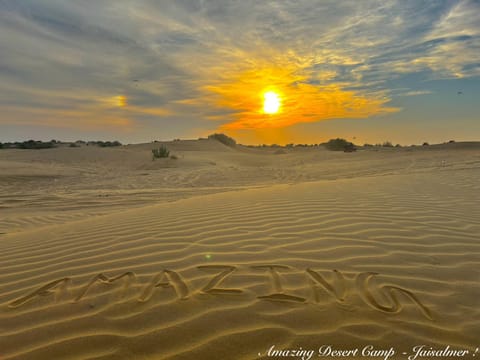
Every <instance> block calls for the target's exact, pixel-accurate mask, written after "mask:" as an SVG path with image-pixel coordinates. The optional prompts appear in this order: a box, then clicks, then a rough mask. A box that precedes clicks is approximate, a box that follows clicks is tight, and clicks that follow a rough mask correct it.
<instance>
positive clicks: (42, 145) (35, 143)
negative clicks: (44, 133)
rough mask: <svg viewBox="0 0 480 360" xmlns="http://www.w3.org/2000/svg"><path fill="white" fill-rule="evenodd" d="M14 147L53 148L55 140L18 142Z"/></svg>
mask: <svg viewBox="0 0 480 360" xmlns="http://www.w3.org/2000/svg"><path fill="white" fill-rule="evenodd" d="M14 147H16V148H17V149H51V148H54V147H55V143H53V142H43V141H36V140H28V141H24V142H21V143H20V142H16V143H15V144H14Z"/></svg>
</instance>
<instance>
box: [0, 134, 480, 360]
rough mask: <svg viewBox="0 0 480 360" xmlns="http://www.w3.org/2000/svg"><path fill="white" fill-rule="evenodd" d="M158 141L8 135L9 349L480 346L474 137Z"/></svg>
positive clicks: (159, 354) (0, 290)
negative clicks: (11, 142)
mask: <svg viewBox="0 0 480 360" xmlns="http://www.w3.org/2000/svg"><path fill="white" fill-rule="evenodd" d="M158 145H159V144H158V143H157V144H154V143H152V144H141V145H128V146H122V147H118V148H98V147H96V146H82V147H79V148H68V147H60V148H55V149H45V150H0V359H2V360H4V359H35V360H37V359H282V358H283V359H287V358H289V359H293V358H296V359H301V358H302V357H301V356H298V357H293V356H290V357H284V356H283V357H282V356H276V357H275V356H273V355H272V354H273V351H274V350H272V349H293V350H295V349H296V350H297V352H298V354H300V350H299V349H303V350H304V351H305V350H307V349H313V350H315V351H317V350H318V349H319V348H320V347H322V346H324V349H325V346H330V347H331V349H343V350H346V351H347V350H348V349H350V350H351V351H353V352H351V353H350V354H349V356H346V355H347V353H344V354H343V355H345V356H343V357H336V358H349V359H354V358H359V359H360V358H362V359H369V358H372V359H373V358H376V359H381V358H385V357H388V356H387V355H385V354H387V353H377V354H376V355H377V356H374V355H375V353H370V355H371V356H369V355H368V354H367V355H365V354H364V355H362V354H361V353H355V352H354V349H356V348H357V349H359V350H358V351H360V352H361V351H362V349H364V348H365V347H366V346H369V345H371V346H373V347H374V348H375V349H380V350H382V349H383V350H387V349H390V348H392V349H393V350H394V351H395V356H394V357H390V358H393V359H400V358H404V359H406V358H407V355H402V353H403V352H405V353H407V354H411V353H412V348H413V347H415V346H419V345H420V346H421V345H425V349H429V348H430V347H431V348H432V349H444V348H445V347H446V346H449V348H451V349H463V350H465V351H466V350H468V351H469V354H468V356H467V357H462V358H472V356H473V354H474V352H475V349H476V348H477V347H478V346H479V334H480V306H479V298H480V266H479V265H480V239H479V234H480V206H479V204H480V182H479V181H478V179H479V178H480V146H479V145H478V144H475V143H465V144H462V143H456V144H446V145H439V146H429V147H416V148H410V147H409V148H399V149H397V148H392V149H390V148H369V149H362V150H359V151H357V152H356V153H343V152H332V151H328V150H325V149H323V148H316V147H311V148H293V149H282V151H278V149H272V148H249V147H243V146H237V147H235V148H230V147H227V146H224V145H223V144H221V143H219V142H216V141H214V140H196V141H175V142H169V143H166V145H167V146H168V148H169V149H170V150H171V152H172V154H175V155H176V156H177V158H178V159H158V160H155V161H152V158H151V152H150V151H151V149H152V148H154V147H158ZM382 356H383V357H382ZM478 356H480V354H479V355H478ZM312 358H323V359H325V358H334V357H333V356H324V357H318V354H315V355H314V356H313V357H312ZM426 358H428V357H423V359H426ZM440 358H441V357H440ZM473 358H474V357H473ZM417 359H420V357H417Z"/></svg>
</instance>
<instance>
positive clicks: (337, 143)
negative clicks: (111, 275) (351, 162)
mask: <svg viewBox="0 0 480 360" xmlns="http://www.w3.org/2000/svg"><path fill="white" fill-rule="evenodd" d="M351 146H353V144H352V143H351V142H349V141H347V140H345V139H340V138H336V139H330V140H328V142H327V143H326V144H325V147H326V148H327V149H328V150H332V151H345V149H346V148H349V147H351Z"/></svg>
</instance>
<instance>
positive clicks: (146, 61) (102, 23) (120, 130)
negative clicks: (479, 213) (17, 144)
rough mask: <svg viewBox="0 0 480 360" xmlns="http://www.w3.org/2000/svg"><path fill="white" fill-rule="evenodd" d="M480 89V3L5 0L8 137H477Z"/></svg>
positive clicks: (0, 32)
mask: <svg viewBox="0 0 480 360" xmlns="http://www.w3.org/2000/svg"><path fill="white" fill-rule="evenodd" d="M269 89H273V90H274V91H276V92H277V93H278V94H279V97H280V98H281V100H282V107H281V111H280V112H279V113H278V114H273V115H271V114H264V113H262V112H261V108H262V95H263V93H264V92H265V91H267V90H269ZM459 92H461V93H460V94H459ZM479 94H480V1H477V0H475V1H474V0H470V1H442V0H436V1H402V0H398V1H392V0H386V1H368V0H362V1H358V0H357V1H348V0H345V1H313V0H298V1H294V0H287V1H251V0H242V1H240V0H237V1H233V0H229V1H228V0H198V1H187V0H176V1H166V0H165V1H153V0H144V1H124V0H117V1H105V0H97V1H93V0H92V1H88V0H85V1H76V0H70V1H66V0H64V1H60V0H35V1H34V0H22V1H13V0H12V1H11V0H3V1H0V110H1V114H2V115H1V117H0V141H12V140H21V139H30V138H34V139H44V140H49V139H52V138H55V139H63V140H76V139H119V140H121V141H122V142H126V143H128V142H130V143H134V142H147V141H151V140H153V139H172V138H197V137H199V136H205V135H207V134H209V133H212V132H215V131H217V132H218V131H221V132H225V133H227V134H229V135H231V136H234V137H235V138H237V140H239V141H240V142H242V143H264V142H266V143H289V142H295V143H303V142H320V141H324V140H327V139H329V138H331V137H337V136H340V137H345V138H353V137H355V139H356V140H357V141H358V142H382V141H385V140H390V141H392V142H395V143H397V142H398V143H402V144H409V143H418V142H423V141H428V142H441V141H447V140H449V139H456V140H480V122H479V120H480V119H479V115H478V114H479V113H480V111H479V110H480V105H479V104H480V95H479Z"/></svg>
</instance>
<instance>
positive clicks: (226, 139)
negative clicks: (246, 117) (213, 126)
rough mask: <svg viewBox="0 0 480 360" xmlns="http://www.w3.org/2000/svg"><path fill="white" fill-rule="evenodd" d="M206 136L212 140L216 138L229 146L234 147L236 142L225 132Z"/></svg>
mask: <svg viewBox="0 0 480 360" xmlns="http://www.w3.org/2000/svg"><path fill="white" fill-rule="evenodd" d="M208 138H209V139H213V140H217V141H219V142H221V143H222V144H224V145H227V146H230V147H234V146H235V145H237V142H236V141H235V140H234V139H233V138H231V137H230V136H227V135H225V134H212V135H208Z"/></svg>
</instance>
